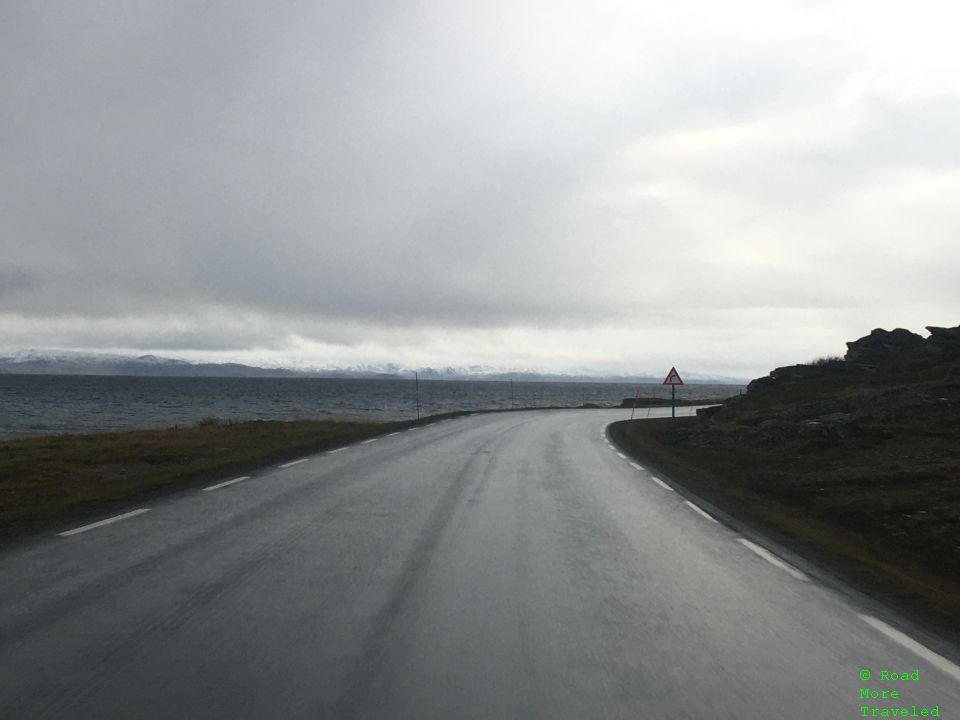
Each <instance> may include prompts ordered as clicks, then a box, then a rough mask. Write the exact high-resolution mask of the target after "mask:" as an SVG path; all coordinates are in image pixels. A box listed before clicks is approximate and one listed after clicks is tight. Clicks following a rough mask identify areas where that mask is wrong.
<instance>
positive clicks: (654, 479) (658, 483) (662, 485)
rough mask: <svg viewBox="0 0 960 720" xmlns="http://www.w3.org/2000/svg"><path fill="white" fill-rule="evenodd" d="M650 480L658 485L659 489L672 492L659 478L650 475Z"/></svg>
mask: <svg viewBox="0 0 960 720" xmlns="http://www.w3.org/2000/svg"><path fill="white" fill-rule="evenodd" d="M650 479H651V480H653V481H654V482H655V483H656V484H657V485H659V486H660V487H662V488H663V489H664V490H669V491H670V492H673V488H672V487H670V486H669V485H667V484H666V483H665V482H664V481H663V480H661V479H660V478H658V477H654V476H653V475H651V476H650Z"/></svg>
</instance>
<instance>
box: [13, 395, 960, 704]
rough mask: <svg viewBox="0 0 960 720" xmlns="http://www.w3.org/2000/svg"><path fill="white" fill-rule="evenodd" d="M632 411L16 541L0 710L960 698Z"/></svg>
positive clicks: (359, 449)
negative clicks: (643, 462)
mask: <svg viewBox="0 0 960 720" xmlns="http://www.w3.org/2000/svg"><path fill="white" fill-rule="evenodd" d="M624 417H625V413H624V412H623V411H538V412H518V413H499V414H490V415H475V416H471V417H466V418H461V419H457V420H448V421H445V422H442V423H437V424H435V425H431V426H428V427H424V428H421V429H417V430H413V431H409V432H404V433H400V434H397V435H393V436H389V437H382V438H380V439H378V440H376V441H375V442H370V443H366V444H356V445H353V446H350V447H349V448H347V449H344V450H343V451H341V452H337V453H333V454H321V455H317V456H314V457H311V458H310V459H308V460H306V461H305V462H301V463H299V464H296V465H292V466H290V467H287V468H272V469H268V470H264V471H263V472H261V473H258V474H254V475H253V477H251V478H249V479H247V480H243V481H240V482H236V483H233V484H231V485H226V486H224V487H221V488H218V489H215V490H211V491H206V492H204V491H202V490H200V489H193V490H188V491H184V492H181V493H177V494H175V495H171V496H169V497H166V498H164V499H162V500H158V501H155V502H151V503H149V504H147V505H146V506H145V507H147V508H149V511H148V512H145V513H142V514H139V515H136V516H131V517H128V518H126V519H124V520H121V521H118V522H115V523H111V524H106V525H103V526H100V527H95V528H92V529H90V530H88V531H86V532H81V533H77V534H73V535H69V536H59V535H57V534H56V533H51V534H50V535H49V536H43V537H37V538H35V539H33V540H31V541H29V542H25V543H20V544H18V545H17V546H14V547H8V548H7V549H6V550H4V551H3V552H2V553H0V718H35V717H36V718H47V717H51V718H81V719H83V718H97V719H101V718H164V719H166V718H232V719H235V718H341V717H342V718H391V719H405V718H411V719H412V718H417V719H420V720H424V719H431V718H456V719H462V718H518V719H519V718H551V719H555V718H578V719H579V718H631V719H637V718H639V719H658V718H698V719H699V718H731V719H733V718H737V719H743V718H747V719H752V718H757V719H759V718H786V719H792V718H797V719H800V718H803V719H807V718H816V719H827V720H831V719H833V718H837V719H839V718H855V717H862V714H861V711H860V710H859V709H858V707H859V706H860V705H863V704H867V705H868V706H870V707H900V706H906V707H908V708H909V707H910V706H912V705H917V706H918V707H923V706H931V707H932V706H936V705H939V707H940V716H941V717H953V718H958V717H960V674H958V673H960V671H957V669H956V667H955V666H953V665H951V664H950V663H949V662H946V661H942V660H940V659H937V658H936V657H932V658H931V656H929V654H927V655H924V653H925V652H926V651H925V650H924V649H923V648H922V647H920V648H917V647H910V646H909V643H910V640H908V639H906V638H902V637H901V638H899V639H897V638H896V637H895V636H894V637H893V638H891V637H890V634H891V631H890V629H889V628H888V627H887V626H886V625H883V624H877V623H873V624H871V622H872V621H871V618H870V617H866V619H865V618H864V617H863V616H867V615H870V614H871V613H872V612H873V611H872V610H870V609H865V608H864V607H859V606H858V605H857V602H856V600H851V599H849V598H848V597H847V596H846V595H844V594H842V593H839V592H836V591H834V590H831V589H828V588H827V587H825V586H824V585H822V584H821V583H820V582H818V581H816V580H815V579H813V578H809V577H807V576H805V575H804V574H802V573H798V572H797V571H796V570H794V569H793V568H792V567H790V566H786V567H784V566H778V565H777V564H775V562H777V558H776V557H775V556H770V557H763V556H762V552H763V551H762V548H756V547H751V546H749V545H747V544H745V543H743V542H741V541H740V537H741V536H740V535H739V534H738V533H737V532H735V531H734V530H732V529H730V528H728V527H727V526H725V525H723V524H722V523H717V522H714V521H713V520H712V519H710V518H709V517H705V516H704V515H702V514H701V513H700V512H698V511H697V509H696V508H695V507H691V506H690V505H689V504H687V503H685V502H684V498H683V497H682V496H680V495H678V494H677V493H675V492H673V491H671V490H670V489H669V488H668V487H665V486H663V485H661V484H660V483H658V482H656V480H655V479H654V476H653V475H652V474H651V473H650V472H649V471H647V470H644V469H638V468H637V467H635V466H633V465H631V464H630V463H629V461H627V460H626V459H625V458H622V457H619V456H618V454H617V452H616V450H615V449H613V448H611V447H610V446H608V444H607V442H606V440H605V439H604V437H603V432H602V428H603V427H604V426H605V425H606V424H607V423H609V422H610V421H613V420H618V419H623V418H624ZM229 479H230V478H224V480H229ZM63 529H64V530H65V529H66V528H63ZM887 620H888V622H890V623H891V624H897V623H896V621H891V620H890V618H889V617H888V618H887ZM861 669H871V670H872V671H873V673H874V676H876V675H877V674H878V672H879V670H880V669H894V670H913V669H919V671H920V679H919V681H916V682H908V683H899V684H898V683H896V682H876V681H871V682H867V683H863V682H861V681H860V680H859V679H858V672H859V671H860V670H861ZM861 687H870V688H878V689H879V688H891V687H892V688H895V689H899V690H900V692H901V700H900V701H899V702H898V701H891V700H859V699H858V692H859V689H860V688H861Z"/></svg>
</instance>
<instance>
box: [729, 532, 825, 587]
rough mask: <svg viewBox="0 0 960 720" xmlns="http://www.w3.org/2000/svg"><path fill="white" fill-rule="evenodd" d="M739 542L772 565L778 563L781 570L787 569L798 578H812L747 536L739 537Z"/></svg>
mask: <svg viewBox="0 0 960 720" xmlns="http://www.w3.org/2000/svg"><path fill="white" fill-rule="evenodd" d="M737 542H739V543H740V544H741V545H743V546H744V547H746V548H749V549H750V550H752V551H753V552H754V553H756V554H757V555H759V556H760V557H762V558H763V559H764V560H766V561H767V562H768V563H770V564H771V565H776V566H777V567H778V568H780V569H781V570H786V571H787V572H788V573H790V574H791V575H793V576H794V577H795V578H796V579H797V580H809V579H810V578H808V577H807V576H806V575H805V574H804V573H802V572H800V571H799V570H797V569H796V568H795V567H793V566H792V565H788V564H787V563H785V562H784V561H783V560H781V559H780V558H778V557H777V556H776V555H774V554H773V553H772V552H770V551H769V550H767V549H766V548H762V547H760V546H759V545H757V544H756V543H752V542H750V541H749V540H747V539H746V538H737Z"/></svg>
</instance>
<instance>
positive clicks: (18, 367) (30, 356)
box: [0, 350, 745, 385]
mask: <svg viewBox="0 0 960 720" xmlns="http://www.w3.org/2000/svg"><path fill="white" fill-rule="evenodd" d="M414 371H416V372H418V373H419V375H420V379H421V380H479V381H499V382H508V381H510V380H514V381H516V382H572V383H593V382H610V383H627V384H629V383H660V382H661V381H662V380H663V378H662V377H653V376H650V375H630V376H628V375H605V374H603V373H597V372H591V371H589V370H584V371H581V372H577V373H551V372H539V371H533V370H517V371H504V370H503V369H502V368H492V367H486V366H479V365H471V366H468V367H445V368H432V367H425V368H403V367H401V366H399V365H395V364H392V363H390V364H386V365H375V366H369V365H367V366H357V367H347V368H298V369H293V368H266V367H258V366H255V365H243V364H241V363H196V362H188V361H186V360H178V359H175V358H165V357H158V356H156V355H140V356H139V357H134V356H132V355H110V354H106V353H83V352H75V351H66V350H54V351H44V350H24V351H21V352H17V353H13V354H10V355H0V374H21V375H136V376H154V377H324V378H385V379H389V378H392V379H401V378H404V379H410V378H412V377H413V374H414ZM684 379H685V380H686V381H687V382H688V383H693V384H698V383H699V384H703V383H711V384H734V385H742V384H745V381H744V380H742V379H738V378H728V377H720V376H713V375H698V374H695V373H690V374H688V375H687V376H686V377H685V378H684Z"/></svg>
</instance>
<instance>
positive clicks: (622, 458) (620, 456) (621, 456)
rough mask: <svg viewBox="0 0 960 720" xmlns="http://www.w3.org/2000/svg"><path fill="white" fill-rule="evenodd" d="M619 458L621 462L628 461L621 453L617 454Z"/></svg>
mask: <svg viewBox="0 0 960 720" xmlns="http://www.w3.org/2000/svg"><path fill="white" fill-rule="evenodd" d="M617 457H618V458H620V459H621V460H626V459H627V456H626V455H624V454H623V453H621V452H618V453H617Z"/></svg>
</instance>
